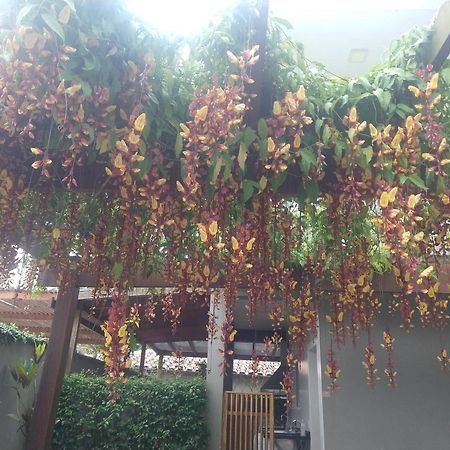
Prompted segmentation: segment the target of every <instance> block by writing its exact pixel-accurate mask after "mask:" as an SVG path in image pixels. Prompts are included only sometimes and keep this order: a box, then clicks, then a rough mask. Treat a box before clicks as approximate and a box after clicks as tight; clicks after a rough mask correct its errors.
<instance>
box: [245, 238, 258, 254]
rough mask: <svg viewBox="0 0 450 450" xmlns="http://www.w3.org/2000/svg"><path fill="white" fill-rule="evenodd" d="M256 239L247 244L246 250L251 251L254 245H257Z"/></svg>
mask: <svg viewBox="0 0 450 450" xmlns="http://www.w3.org/2000/svg"><path fill="white" fill-rule="evenodd" d="M255 241H256V238H254V237H252V238H251V239H250V240H249V241H248V242H247V246H246V249H247V250H248V251H251V249H252V248H253V244H254V243H255Z"/></svg>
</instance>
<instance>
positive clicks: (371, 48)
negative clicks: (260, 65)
mask: <svg viewBox="0 0 450 450" xmlns="http://www.w3.org/2000/svg"><path fill="white" fill-rule="evenodd" d="M442 3H443V0H390V1H388V0H378V1H377V0H372V1H367V0H359V2H356V1H355V0H347V1H342V0H341V1H340V0H334V1H333V0H315V1H313V2H308V5H307V6H306V5H305V4H304V3H303V2H300V1H297V2H296V1H288V0H272V2H271V10H272V13H273V14H274V15H276V16H279V17H282V18H286V19H287V20H289V22H290V23H291V24H292V25H293V30H292V31H291V34H292V36H293V37H294V38H296V39H299V40H300V41H301V42H302V43H303V44H304V46H305V55H306V57H308V58H309V59H312V60H314V61H318V62H321V63H323V64H324V65H325V66H326V67H327V68H328V69H329V70H330V71H332V72H334V73H336V74H338V75H341V76H348V77H351V76H356V75H361V74H363V73H365V72H367V71H368V70H370V69H371V68H372V67H373V66H374V65H376V64H378V63H379V62H381V60H382V57H383V53H384V52H385V50H386V49H387V48H388V47H389V44H390V42H391V41H392V40H394V39H397V38H398V37H400V36H401V35H402V34H403V33H405V32H407V31H408V30H409V29H410V28H412V27H413V26H414V25H429V24H431V23H432V21H433V18H434V17H435V15H436V14H437V11H438V9H439V7H440V5H441V4H442ZM353 49H356V50H358V49H366V50H367V57H366V60H365V61H364V62H350V61H349V56H350V52H351V51H352V50H353Z"/></svg>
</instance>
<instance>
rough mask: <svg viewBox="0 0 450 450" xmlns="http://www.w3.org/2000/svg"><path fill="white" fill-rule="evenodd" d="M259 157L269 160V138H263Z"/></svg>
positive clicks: (262, 159)
mask: <svg viewBox="0 0 450 450" xmlns="http://www.w3.org/2000/svg"><path fill="white" fill-rule="evenodd" d="M259 159H260V160H261V161H263V162H264V161H267V139H263V140H262V141H261V142H260V145H259Z"/></svg>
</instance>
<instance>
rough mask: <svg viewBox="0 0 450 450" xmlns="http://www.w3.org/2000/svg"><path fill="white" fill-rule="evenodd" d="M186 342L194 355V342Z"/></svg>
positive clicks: (195, 353)
mask: <svg viewBox="0 0 450 450" xmlns="http://www.w3.org/2000/svg"><path fill="white" fill-rule="evenodd" d="M188 344H189V348H190V349H191V352H192V353H193V354H194V355H197V354H198V352H197V349H196V348H195V345H194V343H193V342H192V341H188Z"/></svg>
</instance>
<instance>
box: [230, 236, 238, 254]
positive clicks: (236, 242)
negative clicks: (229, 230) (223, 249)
mask: <svg viewBox="0 0 450 450" xmlns="http://www.w3.org/2000/svg"><path fill="white" fill-rule="evenodd" d="M231 245H232V247H233V250H235V251H236V250H237V249H238V248H239V242H238V240H237V239H236V238H235V237H234V236H231Z"/></svg>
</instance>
